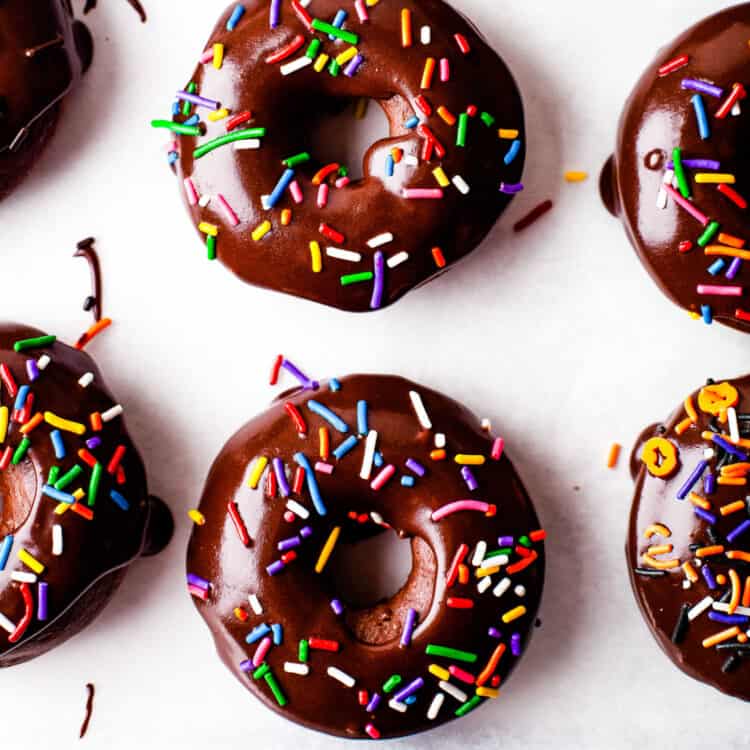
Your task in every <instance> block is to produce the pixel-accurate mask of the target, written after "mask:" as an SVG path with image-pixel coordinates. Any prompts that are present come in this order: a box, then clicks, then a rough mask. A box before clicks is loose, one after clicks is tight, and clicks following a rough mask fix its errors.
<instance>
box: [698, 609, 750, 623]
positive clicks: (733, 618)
mask: <svg viewBox="0 0 750 750" xmlns="http://www.w3.org/2000/svg"><path fill="white" fill-rule="evenodd" d="M708 619H709V620H713V621H714V622H723V623H724V624H725V625H744V624H745V623H746V622H748V621H749V620H750V617H747V616H746V615H725V614H724V613H723V612H714V611H711V612H709V613H708Z"/></svg>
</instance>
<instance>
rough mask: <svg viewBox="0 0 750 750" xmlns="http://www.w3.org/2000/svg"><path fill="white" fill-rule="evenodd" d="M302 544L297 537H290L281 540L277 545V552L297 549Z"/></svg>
mask: <svg viewBox="0 0 750 750" xmlns="http://www.w3.org/2000/svg"><path fill="white" fill-rule="evenodd" d="M300 544H302V540H301V539H300V538H299V537H298V536H291V537H289V538H288V539H282V540H281V541H280V542H279V543H278V544H277V545H276V547H277V549H278V550H279V552H286V551H287V550H290V549H294V548H295V547H299V546H300Z"/></svg>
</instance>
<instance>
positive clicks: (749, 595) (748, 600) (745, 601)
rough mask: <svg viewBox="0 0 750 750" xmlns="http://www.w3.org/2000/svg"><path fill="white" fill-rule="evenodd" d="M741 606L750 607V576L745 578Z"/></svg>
mask: <svg viewBox="0 0 750 750" xmlns="http://www.w3.org/2000/svg"><path fill="white" fill-rule="evenodd" d="M742 606H743V607H750V576H747V578H745V590H744V591H743V592H742Z"/></svg>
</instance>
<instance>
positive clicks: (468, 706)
mask: <svg viewBox="0 0 750 750" xmlns="http://www.w3.org/2000/svg"><path fill="white" fill-rule="evenodd" d="M481 702H482V696H481V695H475V696H474V697H473V698H471V699H470V700H468V701H466V703H464V704H463V705H461V706H459V707H458V708H457V709H456V716H466V714H468V713H469V711H471V710H473V709H475V708H476V707H477V706H478V705H479V704H480V703H481Z"/></svg>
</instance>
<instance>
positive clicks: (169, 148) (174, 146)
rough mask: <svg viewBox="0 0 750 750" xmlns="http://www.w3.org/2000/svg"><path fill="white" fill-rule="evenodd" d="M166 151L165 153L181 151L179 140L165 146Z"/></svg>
mask: <svg viewBox="0 0 750 750" xmlns="http://www.w3.org/2000/svg"><path fill="white" fill-rule="evenodd" d="M164 150H165V151H179V150H180V144H179V143H177V140H174V141H169V143H165V144H164Z"/></svg>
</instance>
